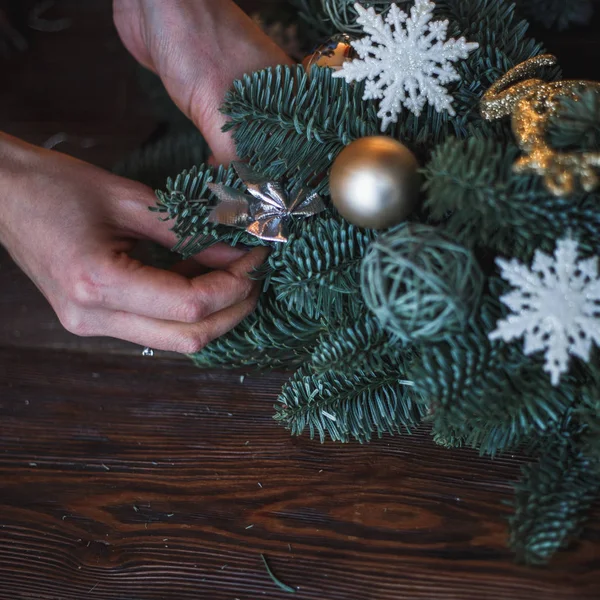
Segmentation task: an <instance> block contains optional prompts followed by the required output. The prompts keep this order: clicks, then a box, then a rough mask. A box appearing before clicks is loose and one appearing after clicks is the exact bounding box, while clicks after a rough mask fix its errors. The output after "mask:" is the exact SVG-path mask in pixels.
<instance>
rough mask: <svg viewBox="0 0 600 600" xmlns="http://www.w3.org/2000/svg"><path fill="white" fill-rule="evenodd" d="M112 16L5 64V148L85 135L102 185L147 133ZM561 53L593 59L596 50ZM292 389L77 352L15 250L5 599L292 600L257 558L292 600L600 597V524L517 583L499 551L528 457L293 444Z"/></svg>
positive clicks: (9, 276) (6, 413) (10, 283)
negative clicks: (279, 421) (16, 142)
mask: <svg viewBox="0 0 600 600" xmlns="http://www.w3.org/2000/svg"><path fill="white" fill-rule="evenodd" d="M109 5H110V3H109V2H108V1H104V0H87V1H86V2H82V1H81V0H72V1H70V0H68V1H65V2H63V3H62V4H61V11H62V12H63V13H64V14H66V15H67V16H69V17H71V18H72V19H73V22H72V26H71V27H70V28H69V29H67V30H65V31H63V32H60V33H56V34H50V33H42V32H36V33H31V32H30V35H29V41H30V50H29V51H28V52H27V53H26V54H23V55H22V56H17V57H15V58H13V60H11V61H10V62H9V63H6V64H1V63H0V69H2V73H3V77H2V85H1V87H0V129H3V130H5V131H10V132H11V133H14V134H16V135H19V136H21V137H24V138H26V139H29V140H31V141H34V142H37V143H42V142H43V141H45V140H47V139H48V138H49V137H51V136H54V135H55V134H57V133H60V132H65V133H68V134H69V135H70V136H75V139H76V140H77V139H81V138H82V137H83V138H90V139H92V140H95V143H94V145H93V146H91V147H87V148H84V147H81V146H80V145H79V144H78V143H72V144H63V145H62V146H61V149H62V150H65V151H67V152H70V153H73V154H75V155H77V156H80V157H82V158H84V159H86V160H90V161H92V162H95V163H97V164H100V165H104V166H108V165H111V164H113V163H114V162H115V161H116V160H118V158H120V157H121V156H123V155H124V154H125V153H127V152H128V151H129V150H130V149H131V148H134V147H136V146H137V145H138V144H139V143H141V142H142V141H143V140H145V139H147V137H148V136H149V135H151V133H152V131H153V130H154V128H155V127H156V125H157V123H156V121H155V119H154V117H153V116H152V113H151V110H150V108H149V107H148V106H147V103H146V101H145V99H144V97H143V96H142V95H141V94H140V92H139V91H138V90H137V88H136V85H135V77H134V74H133V73H134V71H133V69H134V66H133V65H132V63H131V62H130V61H128V60H126V55H125V53H124V51H123V49H122V48H121V46H120V44H119V43H118V40H117V38H116V35H115V34H114V32H113V31H112V29H111V22H110V6H109ZM569 40H571V41H569ZM554 43H555V44H556V45H558V46H560V47H561V48H562V49H563V50H564V53H566V54H569V52H570V53H571V54H570V55H571V56H577V55H581V52H582V51H583V50H582V49H583V48H587V50H586V52H588V54H587V55H589V56H595V57H597V56H598V54H597V52H598V50H597V45H593V44H590V42H589V37H588V38H585V37H582V36H580V37H578V36H576V35H575V36H573V35H571V37H566V38H565V37H563V38H560V39H559V38H557V39H555V40H554ZM578 44H580V45H578ZM565 49H566V50H565ZM569 49H570V50H569ZM594 53H596V54H594ZM580 63H581V61H577V60H573V61H571V62H570V63H569V65H568V69H569V68H570V69H572V71H571V72H573V73H575V72H576V71H577V69H578V68H579V69H580ZM597 68H598V61H596V62H595V63H590V75H589V76H590V77H591V76H595V77H596V75H595V74H594V75H592V74H591V71H592V70H593V69H596V70H597ZM567 72H568V70H567ZM283 381H285V375H284V374H271V375H262V376H257V375H248V376H246V377H243V376H242V374H240V373H229V372H216V371H215V372H202V371H198V370H196V369H194V368H193V367H192V366H191V365H190V364H189V363H188V362H187V361H186V360H182V359H180V358H175V357H169V356H164V357H156V358H154V359H144V358H142V357H141V356H140V348H138V347H134V346H132V345H129V344H124V343H120V342H116V341H110V340H80V339H78V338H75V337H73V336H71V335H69V334H67V333H65V332H64V331H63V330H62V329H61V327H60V325H59V324H58V321H57V320H56V318H55V317H54V316H53V315H52V312H51V310H50V309H49V308H48V306H47V304H46V302H45V300H44V299H43V298H42V297H41V296H40V294H39V293H38V292H37V291H36V289H35V287H34V286H33V284H31V283H30V282H29V281H28V280H27V279H26V278H25V276H24V275H22V274H21V273H20V272H19V270H18V269H17V268H16V267H15V266H14V265H13V264H12V263H11V262H10V260H9V259H8V257H7V256H6V254H4V253H1V252H0V599H1V600H14V599H40V600H42V599H43V600H75V599H76V600H80V599H81V600H83V599H90V600H94V599H102V600H158V599H161V600H163V599H165V600H185V599H188V598H189V599H194V600H195V599H198V598H202V599H207V600H213V599H214V600H235V599H236V598H237V599H239V600H256V599H258V598H266V599H279V598H286V597H288V596H290V594H288V593H286V592H284V591H281V590H279V589H278V588H277V587H276V586H275V584H274V583H273V582H272V581H271V579H270V578H269V576H268V574H267V572H266V569H265V567H264V565H263V564H262V562H261V559H260V554H264V555H266V556H267V558H268V560H269V563H270V565H271V567H272V568H273V570H274V572H275V573H276V574H277V576H278V577H279V578H280V579H281V580H282V581H284V582H285V583H287V584H289V585H291V586H294V587H296V588H297V590H298V591H297V594H296V597H298V598H306V599H315V600H316V599H318V600H358V599H361V600H388V599H389V600H392V599H394V600H396V599H404V598H406V599H409V598H410V599H412V598H418V599H423V600H438V599H439V600H441V599H444V600H450V599H452V600H462V599H468V600H471V599H473V600H478V599H483V598H490V599H500V600H502V599H507V600H508V599H510V600H529V599H532V598H545V599H549V600H555V599H556V600H558V599H561V600H562V599H565V600H567V599H576V600H577V599H588V598H589V599H593V598H600V508H598V507H596V509H595V512H594V515H593V519H592V522H591V524H590V525H589V526H588V527H587V529H586V530H585V533H584V536H583V538H582V540H581V542H579V543H578V544H576V545H575V546H574V547H573V549H572V550H571V551H570V552H566V553H561V554H560V555H559V556H558V557H557V558H556V559H555V560H554V561H553V563H552V565H551V567H550V568H547V569H531V568H525V567H522V566H518V565H516V564H514V562H513V560H512V557H511V555H510V552H509V551H508V550H507V549H506V545H505V543H506V535H507V532H506V518H507V517H508V515H509V514H510V508H509V507H507V506H506V504H505V502H506V501H508V500H510V498H511V494H512V489H511V482H512V481H514V480H515V479H516V478H517V477H518V474H519V468H520V466H521V464H522V460H521V459H520V458H519V457H518V456H507V457H504V458H500V459H496V460H494V461H490V460H489V459H484V458H480V457H478V456H477V455H476V454H475V453H474V452H472V451H470V450H462V451H454V452H450V451H446V450H443V449H441V448H437V447H435V446H434V445H433V443H432V442H431V439H430V438H429V435H428V432H427V431H426V430H423V431H421V432H419V433H417V434H416V435H413V436H410V437H402V438H390V437H386V438H385V439H383V440H380V441H377V442H375V443H373V444H371V445H368V446H359V445H357V444H350V445H346V446H341V445H335V444H326V445H320V444H319V443H318V442H315V441H311V440H309V439H307V438H299V439H292V438H290V436H289V434H288V432H286V431H285V430H283V429H281V428H280V427H279V426H278V425H276V424H275V423H274V422H273V421H272V419H271V415H272V412H273V409H272V405H273V403H274V401H275V399H276V396H277V392H278V390H279V387H280V385H281V384H282V382H283Z"/></svg>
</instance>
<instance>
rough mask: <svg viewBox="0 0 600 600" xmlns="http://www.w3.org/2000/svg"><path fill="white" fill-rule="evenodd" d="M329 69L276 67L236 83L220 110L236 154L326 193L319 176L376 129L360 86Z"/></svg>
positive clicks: (273, 174) (270, 172) (279, 176)
mask: <svg viewBox="0 0 600 600" xmlns="http://www.w3.org/2000/svg"><path fill="white" fill-rule="evenodd" d="M331 75H332V71H331V70H330V69H323V68H318V67H314V68H313V69H312V70H311V72H310V74H307V73H305V71H304V69H303V68H302V66H300V65H299V66H297V67H295V68H291V67H277V68H275V69H266V70H264V71H259V72H257V73H254V74H252V75H246V76H245V77H244V78H243V79H242V80H239V81H236V82H235V83H234V86H233V89H232V90H231V91H230V92H229V93H228V95H227V96H226V98H225V104H224V106H223V112H224V113H225V114H226V115H228V116H229V117H230V119H231V122H230V123H229V124H228V125H227V129H234V137H235V140H236V143H237V151H238V154H239V156H240V157H242V158H247V159H249V160H250V164H251V165H252V167H253V168H255V169H256V170H257V171H258V172H261V173H264V174H265V175H266V176H268V177H272V178H273V179H293V180H294V182H295V183H302V184H303V185H306V186H308V187H316V191H317V192H319V193H325V194H326V193H327V186H328V180H327V178H325V179H323V175H324V174H325V173H326V172H327V170H328V169H329V167H330V165H331V163H332V162H333V160H334V159H335V157H336V156H337V155H338V154H339V152H340V151H341V150H342V149H343V148H344V146H346V145H347V144H349V143H350V142H351V141H353V140H355V139H357V138H361V137H365V136H368V135H376V134H377V132H378V130H379V125H378V119H377V111H376V109H375V106H374V105H373V104H372V103H365V102H363V101H362V96H363V93H364V85H356V86H350V85H348V84H347V83H346V82H345V81H344V80H341V79H333V78H332V76H331Z"/></svg>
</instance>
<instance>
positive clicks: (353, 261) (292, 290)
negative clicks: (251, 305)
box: [266, 216, 377, 318]
mask: <svg viewBox="0 0 600 600" xmlns="http://www.w3.org/2000/svg"><path fill="white" fill-rule="evenodd" d="M376 235H377V234H376V232H374V231H372V230H364V229H359V228H358V227H356V226H354V225H351V224H349V223H348V222H346V221H344V220H342V219H340V218H336V217H333V216H329V217H324V218H323V217H319V218H317V219H311V220H310V221H307V222H304V223H303V224H302V229H301V230H299V231H298V232H297V233H292V234H291V235H290V237H289V240H288V242H287V243H286V244H279V245H278V246H276V247H275V248H274V249H273V252H272V253H271V255H270V256H269V259H268V262H267V267H266V269H267V270H268V274H267V287H268V286H272V287H273V293H274V294H275V296H276V298H277V301H278V302H281V303H282V304H283V305H284V306H286V307H287V309H288V310H289V311H290V312H292V311H293V312H295V313H298V314H300V313H304V314H306V315H307V316H308V317H310V318H318V317H320V316H327V315H334V314H340V313H341V311H342V310H343V309H344V307H345V302H346V300H348V299H352V298H353V297H355V296H357V295H358V294H359V293H360V290H359V287H358V282H359V279H360V264H361V261H362V258H363V256H364V255H365V253H366V251H367V249H368V247H369V245H370V243H371V241H372V240H373V239H374V238H375V237H376ZM356 300H357V301H360V300H359V299H358V298H357V299H356Z"/></svg>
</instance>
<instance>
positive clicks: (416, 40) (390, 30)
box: [333, 0, 479, 132]
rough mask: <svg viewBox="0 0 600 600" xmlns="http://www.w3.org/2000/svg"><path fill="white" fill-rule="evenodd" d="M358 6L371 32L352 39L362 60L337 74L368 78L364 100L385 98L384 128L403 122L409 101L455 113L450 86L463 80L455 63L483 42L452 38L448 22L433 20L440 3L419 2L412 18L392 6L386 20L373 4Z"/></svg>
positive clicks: (418, 107) (415, 106)
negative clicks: (401, 114) (448, 88)
mask: <svg viewBox="0 0 600 600" xmlns="http://www.w3.org/2000/svg"><path fill="white" fill-rule="evenodd" d="M354 8H355V10H356V12H357V13H358V19H357V23H358V24H359V25H361V26H362V27H363V29H364V31H365V33H367V34H368V36H367V37H365V38H362V39H360V40H358V41H356V42H353V43H352V46H353V47H354V49H355V50H356V51H357V52H358V55H359V57H360V58H358V59H356V60H353V61H351V62H347V63H346V64H345V65H344V66H343V68H342V69H340V70H339V71H338V72H336V73H334V74H333V77H343V78H344V79H345V80H346V81H347V82H348V83H351V82H352V81H363V80H365V79H366V80H367V83H366V85H365V94H364V97H363V100H372V99H374V100H381V103H380V106H379V113H378V116H379V117H380V118H381V119H382V124H381V131H382V132H384V131H385V130H386V129H387V128H388V126H389V125H390V123H397V122H398V115H399V114H400V112H401V111H402V106H403V105H404V106H405V107H406V108H408V110H410V111H412V112H413V113H414V114H415V115H417V116H419V115H420V114H421V111H422V110H423V107H424V106H425V104H426V103H427V102H429V103H430V104H431V105H433V106H434V107H435V109H436V110H437V111H438V112H442V111H444V110H447V111H448V112H449V113H450V114H451V115H454V114H455V112H454V109H453V108H452V96H450V94H448V91H447V90H446V88H445V87H444V85H446V84H448V83H450V82H452V81H459V80H460V75H459V74H458V73H457V71H456V69H455V68H454V66H453V65H452V63H453V62H456V61H457V60H460V59H465V58H467V56H468V55H469V52H471V51H472V50H475V49H476V48H478V47H479V44H476V43H468V42H467V41H465V39H464V38H460V39H458V40H455V39H449V40H446V35H447V31H448V21H433V20H432V19H433V9H434V8H435V4H434V3H433V2H430V1H429V0H415V4H414V6H413V7H412V8H411V9H410V17H409V16H408V15H407V14H406V13H405V12H404V11H402V10H400V9H399V8H398V6H397V5H396V4H392V5H391V7H390V10H389V11H388V13H387V16H386V17H385V20H384V18H383V16H382V15H378V14H377V13H376V12H375V10H374V9H373V8H364V7H363V6H361V5H360V4H358V3H356V4H355V5H354Z"/></svg>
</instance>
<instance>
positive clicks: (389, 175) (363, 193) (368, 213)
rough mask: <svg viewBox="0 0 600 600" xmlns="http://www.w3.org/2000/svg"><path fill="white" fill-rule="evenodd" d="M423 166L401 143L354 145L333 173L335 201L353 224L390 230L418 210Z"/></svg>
mask: <svg viewBox="0 0 600 600" xmlns="http://www.w3.org/2000/svg"><path fill="white" fill-rule="evenodd" d="M420 179H421V178H420V175H419V163H418V162H417V159H416V158H415V155H414V154H413V153H412V152H411V151H410V150H409V149H408V148H407V147H406V146H404V145H402V144H401V143H400V142H398V141H396V140H394V139H392V138H389V137H381V136H376V137H366V138H361V139H359V140H356V141H355V142H352V143H351V144H350V145H349V146H347V147H346V148H345V149H344V150H343V151H342V152H341V153H340V155H339V156H338V157H337V159H336V160H335V162H334V163H333V168H332V169H331V175H330V180H329V185H330V188H331V199H332V202H333V205H334V206H335V207H336V208H337V210H338V212H339V213H340V214H341V215H342V217H344V218H345V219H346V220H347V221H349V222H350V223H353V224H354V225H358V226H359V227H365V228H367V229H387V228H389V227H393V226H394V225H397V224H399V223H401V222H402V221H404V220H405V219H406V218H407V217H408V216H409V215H410V213H411V212H412V211H413V209H414V208H415V205H416V203H417V199H418V196H419V188H420Z"/></svg>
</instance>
